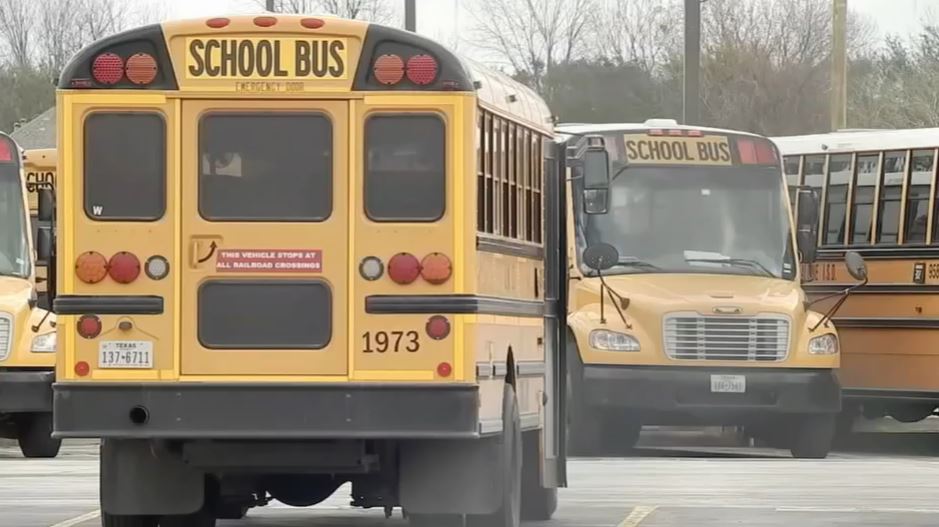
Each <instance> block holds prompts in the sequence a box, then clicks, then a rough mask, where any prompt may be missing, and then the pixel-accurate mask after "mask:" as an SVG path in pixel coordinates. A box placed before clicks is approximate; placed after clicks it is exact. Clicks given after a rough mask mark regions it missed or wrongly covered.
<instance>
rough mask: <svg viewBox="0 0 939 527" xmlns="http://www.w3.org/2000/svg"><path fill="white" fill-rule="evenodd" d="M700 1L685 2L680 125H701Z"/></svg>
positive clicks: (689, 0) (690, 0) (688, 0)
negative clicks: (682, 100) (682, 89)
mask: <svg viewBox="0 0 939 527" xmlns="http://www.w3.org/2000/svg"><path fill="white" fill-rule="evenodd" d="M700 80H701V0H685V75H684V98H685V101H684V106H683V107H682V123H684V124H701V123H700V119H701V116H700V113H699V109H698V108H699V105H700V100H701V90H700V87H699V86H700Z"/></svg>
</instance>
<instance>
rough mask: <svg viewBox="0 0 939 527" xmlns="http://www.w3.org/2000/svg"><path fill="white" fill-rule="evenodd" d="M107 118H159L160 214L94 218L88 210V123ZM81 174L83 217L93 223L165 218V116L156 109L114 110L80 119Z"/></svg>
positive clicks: (139, 221)
mask: <svg viewBox="0 0 939 527" xmlns="http://www.w3.org/2000/svg"><path fill="white" fill-rule="evenodd" d="M102 115H104V116H108V115H141V116H151V117H157V118H159V122H160V126H161V128H162V131H163V133H162V134H161V139H162V141H163V149H162V151H163V153H162V155H161V156H160V173H161V174H162V184H161V185H160V190H161V192H160V213H159V214H158V215H155V216H107V217H102V216H95V215H94V214H93V213H92V210H91V209H89V204H88V122H89V121H90V120H92V119H94V118H95V117H98V116H102ZM81 127H82V148H81V155H82V168H81V170H82V172H81V174H82V175H81V192H82V209H83V210H84V213H85V217H87V218H88V219H89V220H91V221H94V222H135V223H155V222H158V221H160V220H162V219H163V218H165V217H166V210H167V208H168V207H167V205H168V203H167V202H168V201H169V200H168V197H169V196H168V195H169V192H168V191H167V184H168V182H169V175H168V174H167V172H168V171H169V165H170V164H169V162H168V161H167V159H166V158H167V155H168V153H169V139H168V137H167V135H168V133H167V130H168V129H169V127H168V126H167V117H166V114H165V113H164V112H163V111H161V110H158V109H156V108H148V109H126V108H125V109H120V110H117V111H114V110H106V109H100V110H94V111H91V112H88V113H86V114H85V115H84V116H83V117H82V123H81Z"/></svg>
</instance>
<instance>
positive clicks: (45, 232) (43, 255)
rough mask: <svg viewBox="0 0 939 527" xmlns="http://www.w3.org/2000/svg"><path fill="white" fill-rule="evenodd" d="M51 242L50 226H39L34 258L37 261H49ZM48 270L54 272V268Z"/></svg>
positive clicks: (52, 241)
mask: <svg viewBox="0 0 939 527" xmlns="http://www.w3.org/2000/svg"><path fill="white" fill-rule="evenodd" d="M53 243H54V240H53V236H52V228H51V227H48V226H41V227H39V232H38V233H37V235H36V258H37V259H38V260H39V261H41V262H46V263H48V262H49V261H50V259H51V258H52V245H53ZM49 272H50V273H54V272H55V270H54V269H50V270H49Z"/></svg>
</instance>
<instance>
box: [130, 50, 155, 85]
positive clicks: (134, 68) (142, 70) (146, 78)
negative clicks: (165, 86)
mask: <svg viewBox="0 0 939 527" xmlns="http://www.w3.org/2000/svg"><path fill="white" fill-rule="evenodd" d="M124 73H125V75H127V80H129V81H130V82H133V83H134V84H136V85H138V86H144V85H147V84H150V83H151V82H153V79H155V78H156V75H157V63H156V59H155V58H153V55H149V54H147V53H137V54H135V55H131V57H130V58H129V59H127V65H126V66H125V68H124Z"/></svg>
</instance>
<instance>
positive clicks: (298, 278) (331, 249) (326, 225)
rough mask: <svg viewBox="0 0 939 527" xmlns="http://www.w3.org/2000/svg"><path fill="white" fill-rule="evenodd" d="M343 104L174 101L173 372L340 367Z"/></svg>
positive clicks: (306, 371) (343, 341) (341, 370)
mask: <svg viewBox="0 0 939 527" xmlns="http://www.w3.org/2000/svg"><path fill="white" fill-rule="evenodd" d="M347 123H348V103H347V102H343V101H329V102H327V101H309V100H305V101H277V102H275V101H261V100H254V101H233V100H232V101H203V100H198V101H184V102H183V103H182V121H181V127H182V130H181V134H182V137H181V140H182V150H181V155H182V159H181V161H182V166H181V174H180V175H181V188H182V199H181V205H180V206H181V210H180V214H181V218H182V221H181V224H182V233H181V234H182V236H181V242H182V244H181V245H182V246H181V253H180V256H181V265H184V266H185V269H182V270H181V275H182V284H181V285H182V291H181V292H182V306H181V317H182V320H181V338H182V342H181V345H180V349H181V350H182V351H181V354H182V357H181V373H182V374H183V375H337V376H341V375H345V374H346V372H347V369H348V368H347V364H348V359H347V354H346V349H347V347H348V342H347V318H348V317H347V313H348V305H347V302H348V299H347V298H348V295H347V292H346V288H347V281H348V276H347V274H348V269H349V262H348V253H349V248H348V241H347V240H348V229H349V225H348V192H349V190H348V177H347V174H348V171H349V166H348V143H347V142H348V136H349V134H348V124H347Z"/></svg>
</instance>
